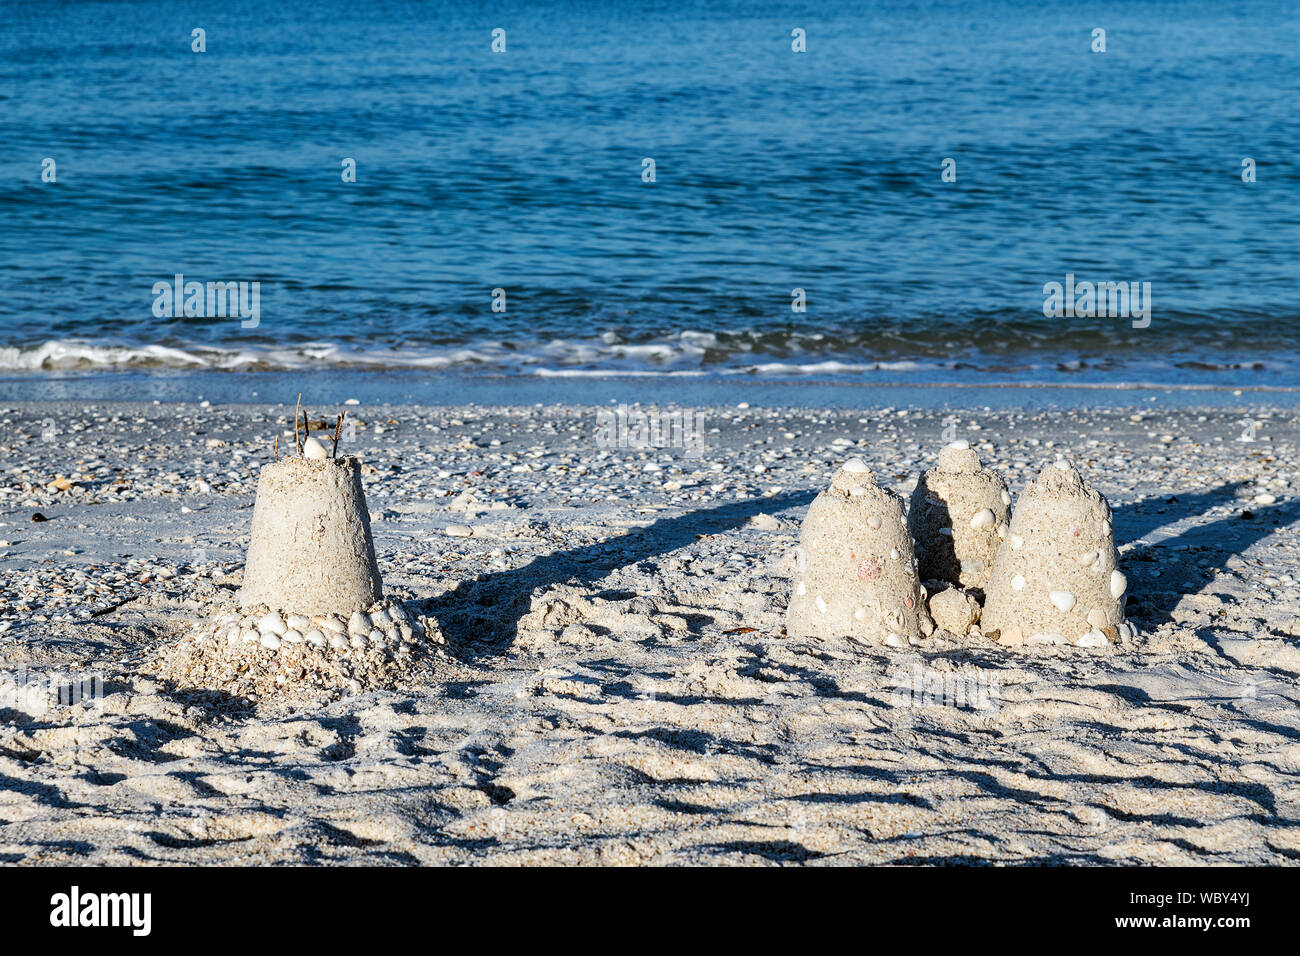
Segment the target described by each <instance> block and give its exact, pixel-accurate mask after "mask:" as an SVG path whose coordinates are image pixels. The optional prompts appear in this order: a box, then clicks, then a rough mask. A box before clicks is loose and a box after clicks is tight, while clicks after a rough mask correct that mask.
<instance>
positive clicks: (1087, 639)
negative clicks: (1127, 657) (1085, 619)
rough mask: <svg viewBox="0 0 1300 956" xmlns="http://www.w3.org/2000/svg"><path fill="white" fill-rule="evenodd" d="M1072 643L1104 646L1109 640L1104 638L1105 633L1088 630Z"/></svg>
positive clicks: (1082, 645) (1084, 645)
mask: <svg viewBox="0 0 1300 956" xmlns="http://www.w3.org/2000/svg"><path fill="white" fill-rule="evenodd" d="M1074 643H1075V644H1076V646H1078V647H1105V646H1106V645H1107V644H1109V643H1110V641H1108V640H1106V635H1105V634H1103V633H1101V631H1089V632H1088V633H1087V634H1085V635H1083V637H1081V638H1079V639H1078V640H1077V641H1075V642H1074Z"/></svg>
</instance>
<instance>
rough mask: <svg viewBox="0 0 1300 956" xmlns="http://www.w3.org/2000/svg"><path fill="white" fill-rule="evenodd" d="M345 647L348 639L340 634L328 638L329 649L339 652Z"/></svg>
mask: <svg viewBox="0 0 1300 956" xmlns="http://www.w3.org/2000/svg"><path fill="white" fill-rule="evenodd" d="M347 646H348V639H347V638H346V637H344V636H343V635H342V634H335V635H334V636H333V637H331V638H330V647H332V648H334V650H336V651H341V650H343V648H345V647H347Z"/></svg>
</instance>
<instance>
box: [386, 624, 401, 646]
mask: <svg viewBox="0 0 1300 956" xmlns="http://www.w3.org/2000/svg"><path fill="white" fill-rule="evenodd" d="M401 639H402V635H401V634H399V633H398V632H397V628H395V627H390V628H388V629H387V630H385V631H384V641H385V642H386V643H388V644H396V643H397V642H398V641H400V640H401Z"/></svg>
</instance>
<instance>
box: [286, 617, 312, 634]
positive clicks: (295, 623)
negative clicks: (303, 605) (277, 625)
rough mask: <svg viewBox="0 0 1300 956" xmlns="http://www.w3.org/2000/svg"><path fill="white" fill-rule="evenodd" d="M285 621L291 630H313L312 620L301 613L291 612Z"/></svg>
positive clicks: (300, 631)
mask: <svg viewBox="0 0 1300 956" xmlns="http://www.w3.org/2000/svg"><path fill="white" fill-rule="evenodd" d="M284 623H286V624H288V625H289V630H291V631H298V632H299V633H301V634H305V633H307V631H309V630H311V621H310V620H308V619H307V618H305V617H303V616H302V615H301V614H290V615H289V616H288V617H286V618H285V619H284Z"/></svg>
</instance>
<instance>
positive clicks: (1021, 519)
mask: <svg viewBox="0 0 1300 956" xmlns="http://www.w3.org/2000/svg"><path fill="white" fill-rule="evenodd" d="M1117 563H1118V553H1117V552H1116V550H1115V535H1114V528H1113V525H1112V518H1111V510H1110V505H1109V504H1107V502H1106V499H1105V498H1104V497H1102V495H1101V494H1100V493H1098V492H1096V491H1094V490H1093V489H1092V488H1090V487H1089V486H1088V484H1087V483H1086V482H1085V481H1084V480H1083V478H1082V477H1081V476H1080V475H1079V473H1078V471H1076V470H1075V468H1074V466H1073V465H1071V464H1070V463H1068V462H1066V461H1057V462H1055V463H1053V464H1052V465H1049V466H1048V467H1047V468H1045V469H1043V473H1042V474H1041V475H1039V476H1038V479H1037V480H1036V481H1034V482H1033V483H1032V484H1031V485H1030V486H1029V487H1028V488H1027V489H1025V491H1024V493H1023V494H1022V495H1021V496H1020V499H1019V501H1017V503H1016V510H1015V514H1014V515H1013V516H1012V519H1011V525H1010V529H1009V531H1008V533H1007V536H1006V540H1005V541H1003V542H1002V546H1001V547H1000V548H999V550H998V554H997V558H996V560H995V561H994V564H993V573H992V575H991V577H990V578H989V582H988V585H987V587H986V588H985V595H986V597H985V602H984V610H983V613H982V615H981V627H982V628H983V630H984V633H985V634H987V635H989V636H994V635H995V634H996V640H997V641H998V642H999V643H1001V644H1004V645H1009V646H1015V645H1019V644H1074V645H1078V646H1081V647H1103V646H1106V645H1107V644H1113V643H1119V642H1121V641H1123V640H1125V639H1128V638H1132V637H1134V636H1135V635H1136V631H1135V629H1134V628H1133V627H1132V626H1131V625H1129V624H1128V623H1126V621H1125V620H1124V592H1125V590H1126V589H1127V587H1128V582H1127V580H1126V579H1125V577H1124V575H1123V574H1122V573H1121V572H1120V571H1119V569H1118V568H1117V567H1116V565H1117Z"/></svg>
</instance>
